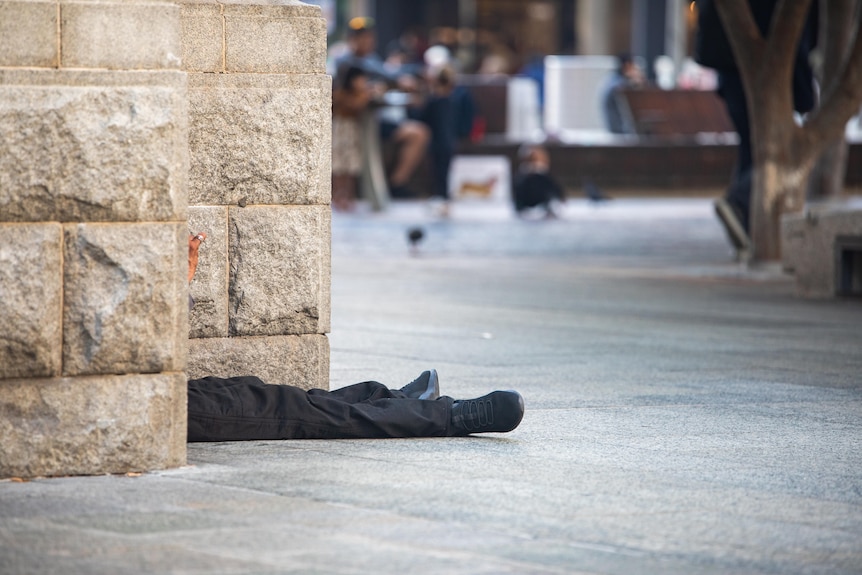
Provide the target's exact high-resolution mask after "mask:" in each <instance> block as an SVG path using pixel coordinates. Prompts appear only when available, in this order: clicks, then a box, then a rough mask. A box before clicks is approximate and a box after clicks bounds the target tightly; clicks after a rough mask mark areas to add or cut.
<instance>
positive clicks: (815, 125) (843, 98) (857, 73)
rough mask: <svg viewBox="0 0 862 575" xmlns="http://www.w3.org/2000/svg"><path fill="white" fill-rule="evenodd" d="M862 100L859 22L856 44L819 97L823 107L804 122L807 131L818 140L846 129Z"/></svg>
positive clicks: (808, 134)
mask: <svg viewBox="0 0 862 575" xmlns="http://www.w3.org/2000/svg"><path fill="white" fill-rule="evenodd" d="M860 104H862V34H860V32H859V29H858V25H857V27H856V37H855V38H854V39H853V45H852V47H851V49H850V50H849V53H848V56H847V58H845V60H844V62H843V63H842V66H841V68H840V72H839V73H838V74H836V77H835V80H834V81H833V82H832V83H831V84H830V85H829V86H828V88H827V91H826V92H825V93H824V94H823V98H822V99H821V100H820V107H819V108H817V110H815V111H814V113H813V114H812V115H811V116H810V119H809V121H807V122H806V123H805V126H804V131H805V132H806V135H807V136H809V137H811V138H814V139H815V140H816V141H818V142H819V141H825V140H830V139H832V138H834V137H836V136H837V135H839V134H840V133H841V131H842V130H844V126H845V125H846V124H847V121H848V120H849V119H850V118H851V117H853V115H854V114H856V113H857V112H858V111H859V106H860Z"/></svg>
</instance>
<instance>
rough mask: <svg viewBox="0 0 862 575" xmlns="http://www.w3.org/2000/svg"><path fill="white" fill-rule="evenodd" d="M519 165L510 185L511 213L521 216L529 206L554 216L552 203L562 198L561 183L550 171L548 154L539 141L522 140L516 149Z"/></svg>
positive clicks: (545, 215)
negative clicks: (532, 142)
mask: <svg viewBox="0 0 862 575" xmlns="http://www.w3.org/2000/svg"><path fill="white" fill-rule="evenodd" d="M518 158H519V159H520V165H519V166H518V173H517V175H516V176H515V181H514V184H513V186H512V201H513V203H514V206H515V213H517V214H518V216H519V217H524V216H525V215H526V214H527V211H528V210H530V209H531V208H540V209H541V210H543V212H544V217H545V218H547V219H554V218H556V217H557V211H556V209H555V204H561V203H563V202H565V200H566V198H565V193H564V191H563V187H562V186H561V185H560V184H559V183H558V182H557V180H556V179H555V178H554V177H553V176H552V175H551V158H550V156H549V155H548V150H547V149H545V147H544V146H542V145H540V144H524V145H522V146H521V148H520V149H519V150H518Z"/></svg>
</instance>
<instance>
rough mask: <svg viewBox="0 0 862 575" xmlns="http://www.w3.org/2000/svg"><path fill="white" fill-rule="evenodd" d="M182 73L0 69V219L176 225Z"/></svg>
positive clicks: (182, 151) (182, 188)
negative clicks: (155, 222)
mask: <svg viewBox="0 0 862 575" xmlns="http://www.w3.org/2000/svg"><path fill="white" fill-rule="evenodd" d="M187 110H188V101H187V93H186V77H185V74H184V73H182V72H69V71H57V70H54V71H48V70H40V71H19V70H5V71H0V220H2V221H165V220H184V219H185V217H186V212H185V210H186V201H187V199H186V198H187V196H186V193H187V188H186V185H187V179H186V176H187V170H188V148H187V137H188V132H187V129H188V116H187Z"/></svg>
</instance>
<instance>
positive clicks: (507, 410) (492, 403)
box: [452, 391, 524, 435]
mask: <svg viewBox="0 0 862 575" xmlns="http://www.w3.org/2000/svg"><path fill="white" fill-rule="evenodd" d="M523 417H524V398H523V397H521V394H520V393H518V392H517V391H493V392H491V393H489V394H488V395H485V396H482V397H480V398H478V399H463V400H458V401H456V402H455V403H454V404H453V405H452V435H469V434H470V433H494V432H496V433H504V432H506V431H512V430H513V429H515V428H516V427H518V424H519V423H521V418H523Z"/></svg>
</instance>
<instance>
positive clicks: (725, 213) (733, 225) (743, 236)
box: [715, 198, 751, 253]
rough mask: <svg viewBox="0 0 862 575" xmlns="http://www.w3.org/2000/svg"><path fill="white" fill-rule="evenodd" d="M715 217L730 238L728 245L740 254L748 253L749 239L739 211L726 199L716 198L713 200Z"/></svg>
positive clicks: (749, 248) (749, 247)
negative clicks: (731, 245)
mask: <svg viewBox="0 0 862 575" xmlns="http://www.w3.org/2000/svg"><path fill="white" fill-rule="evenodd" d="M715 215H717V216H718V219H719V220H720V221H721V223H722V225H723V226H724V231H725V232H727V237H728V238H730V243H732V244H733V247H734V248H735V249H736V251H737V252H740V253H743V252H748V251H750V250H751V238H749V237H748V233H747V232H746V231H745V225H744V224H743V221H742V214H741V213H740V211H739V210H738V209H737V208H736V207H735V206H734V205H733V204H731V203H730V202H728V201H727V200H726V199H724V198H718V199H717V200H715Z"/></svg>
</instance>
